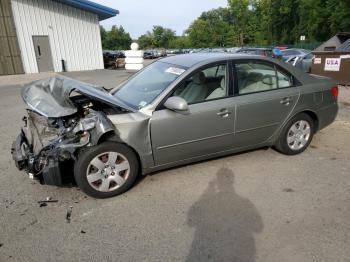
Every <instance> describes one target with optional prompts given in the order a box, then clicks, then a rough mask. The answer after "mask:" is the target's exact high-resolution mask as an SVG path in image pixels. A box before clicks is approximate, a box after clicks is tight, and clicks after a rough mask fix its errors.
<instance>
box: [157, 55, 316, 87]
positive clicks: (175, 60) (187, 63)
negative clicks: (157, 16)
mask: <svg viewBox="0 0 350 262" xmlns="http://www.w3.org/2000/svg"><path fill="white" fill-rule="evenodd" d="M231 59H232V60H235V59H242V60H245V59H247V60H249V59H254V60H256V59H258V60H262V61H269V62H272V63H275V64H277V65H279V66H281V67H283V68H284V69H285V70H288V71H289V72H290V73H292V74H293V75H294V76H295V77H296V78H297V79H298V80H303V82H304V83H310V82H312V81H314V80H313V78H312V77H310V76H309V75H308V74H305V73H304V72H302V71H301V70H299V69H298V68H296V67H294V66H291V65H290V64H286V63H284V62H282V61H279V60H277V59H274V58H270V57H265V56H259V55H249V54H244V53H241V54H228V53H194V54H183V55H174V56H168V57H165V58H162V59H160V60H158V61H159V62H164V63H168V64H172V65H178V66H181V67H185V68H191V67H193V66H195V65H197V64H209V63H212V62H218V61H221V60H231ZM199 66H200V65H199Z"/></svg>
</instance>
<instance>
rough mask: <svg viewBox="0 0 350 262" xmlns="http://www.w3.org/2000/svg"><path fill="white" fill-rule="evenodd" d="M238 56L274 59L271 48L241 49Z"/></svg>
mask: <svg viewBox="0 0 350 262" xmlns="http://www.w3.org/2000/svg"><path fill="white" fill-rule="evenodd" d="M236 54H249V55H260V56H266V57H273V53H272V49H271V48H241V49H240V50H238V51H237V52H236Z"/></svg>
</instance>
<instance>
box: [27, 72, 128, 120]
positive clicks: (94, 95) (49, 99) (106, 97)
mask: <svg viewBox="0 0 350 262" xmlns="http://www.w3.org/2000/svg"><path fill="white" fill-rule="evenodd" d="M72 91H76V92H77V93H80V94H82V95H85V96H87V97H89V98H91V99H94V100H98V101H100V102H103V103H106V104H108V105H110V106H113V107H121V108H124V109H126V110H128V111H131V112H135V110H134V109H133V108H131V107H129V106H128V105H126V104H125V103H123V102H122V101H120V100H118V99H117V98H116V97H114V96H113V95H111V94H110V93H108V92H107V91H105V90H103V89H102V88H101V89H100V88H98V87H96V86H94V85H91V84H88V83H84V82H80V81H77V80H74V79H71V78H67V77H63V76H57V77H51V78H47V79H43V80H39V81H36V82H33V83H31V84H30V85H28V86H25V87H24V88H23V90H22V98H23V100H24V102H25V103H26V104H27V105H28V106H29V108H30V109H31V110H33V111H36V112H37V113H39V114H41V115H43V116H46V117H53V118H57V117H64V116H69V115H73V114H75V113H76V112H77V108H76V106H75V105H74V104H73V102H72V101H71V100H70V99H69V97H70V94H71V93H72Z"/></svg>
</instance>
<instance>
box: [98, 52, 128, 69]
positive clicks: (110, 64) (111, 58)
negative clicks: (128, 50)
mask: <svg viewBox="0 0 350 262" xmlns="http://www.w3.org/2000/svg"><path fill="white" fill-rule="evenodd" d="M119 58H125V53H124V51H120V50H117V51H103V63H104V68H114V67H115V66H116V62H117V59H119Z"/></svg>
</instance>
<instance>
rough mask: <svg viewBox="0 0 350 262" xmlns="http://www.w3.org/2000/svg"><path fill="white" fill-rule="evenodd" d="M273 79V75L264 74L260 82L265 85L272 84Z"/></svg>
mask: <svg viewBox="0 0 350 262" xmlns="http://www.w3.org/2000/svg"><path fill="white" fill-rule="evenodd" d="M274 79H276V77H275V76H269V75H268V76H265V77H264V78H263V79H262V82H263V83H264V84H265V85H270V86H272V85H273V84H274V81H273V80H274Z"/></svg>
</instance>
